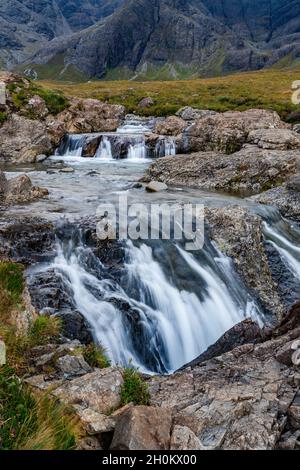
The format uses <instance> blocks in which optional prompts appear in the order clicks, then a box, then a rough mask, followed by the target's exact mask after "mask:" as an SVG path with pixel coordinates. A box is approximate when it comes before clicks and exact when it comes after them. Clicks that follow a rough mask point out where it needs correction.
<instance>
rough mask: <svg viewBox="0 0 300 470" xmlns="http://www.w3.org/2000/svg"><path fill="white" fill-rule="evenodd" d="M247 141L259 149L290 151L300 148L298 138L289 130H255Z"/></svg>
mask: <svg viewBox="0 0 300 470" xmlns="http://www.w3.org/2000/svg"><path fill="white" fill-rule="evenodd" d="M247 141H248V142H249V143H250V144H255V145H257V146H258V147H259V148H263V149H269V150H292V149H299V148H300V136H299V134H297V133H296V132H293V131H291V130H290V129H256V130H254V131H251V132H250V133H249V135H248V139H247Z"/></svg>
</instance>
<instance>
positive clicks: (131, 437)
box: [110, 406, 172, 450]
mask: <svg viewBox="0 0 300 470" xmlns="http://www.w3.org/2000/svg"><path fill="white" fill-rule="evenodd" d="M171 425H172V415H171V412H170V410H168V409H164V408H155V407H149V406H136V407H130V408H128V409H127V410H126V411H125V412H124V413H122V414H121V415H120V416H119V417H118V419H117V422H116V429H115V432H114V437H113V440H112V443H111V447H110V449H111V450H168V449H170V435H171Z"/></svg>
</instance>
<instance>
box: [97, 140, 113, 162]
mask: <svg viewBox="0 0 300 470" xmlns="http://www.w3.org/2000/svg"><path fill="white" fill-rule="evenodd" d="M95 158H100V159H101V160H112V159H113V155H112V150H111V143H110V140H109V139H108V137H107V136H105V135H104V136H103V138H102V139H101V142H100V145H99V147H98V149H97V152H96V155H95Z"/></svg>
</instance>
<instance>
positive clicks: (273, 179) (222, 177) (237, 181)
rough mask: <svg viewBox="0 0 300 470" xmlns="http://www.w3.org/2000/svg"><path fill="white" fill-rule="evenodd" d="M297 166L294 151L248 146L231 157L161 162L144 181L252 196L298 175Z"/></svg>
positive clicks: (201, 156) (203, 155) (207, 155)
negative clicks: (156, 181)
mask: <svg viewBox="0 0 300 470" xmlns="http://www.w3.org/2000/svg"><path fill="white" fill-rule="evenodd" d="M299 162H300V156H299V152H297V151H277V150H274V151H272V150H263V149H259V148H257V147H255V146H247V147H245V148H243V149H242V150H240V151H239V152H237V153H234V154H232V155H226V154H218V153H214V152H199V153H193V154H191V155H188V156H183V155H177V156H176V157H165V158H160V159H158V160H156V161H155V162H154V163H153V164H152V165H151V166H150V167H149V169H148V170H147V172H146V175H145V178H144V179H145V181H150V180H158V181H161V182H164V183H166V184H168V185H182V186H189V187H193V188H199V189H205V190H220V191H226V192H233V193H241V192H242V193H245V194H251V193H252V194H255V193H259V192H261V191H263V190H264V189H269V188H271V187H275V186H278V185H280V184H281V183H283V182H284V181H286V180H287V179H289V177H291V176H293V175H295V174H297V173H298V168H299Z"/></svg>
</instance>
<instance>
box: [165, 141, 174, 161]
mask: <svg viewBox="0 0 300 470" xmlns="http://www.w3.org/2000/svg"><path fill="white" fill-rule="evenodd" d="M174 155H176V144H175V142H174V140H173V139H168V140H166V141H165V156H166V157H171V156H174Z"/></svg>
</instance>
